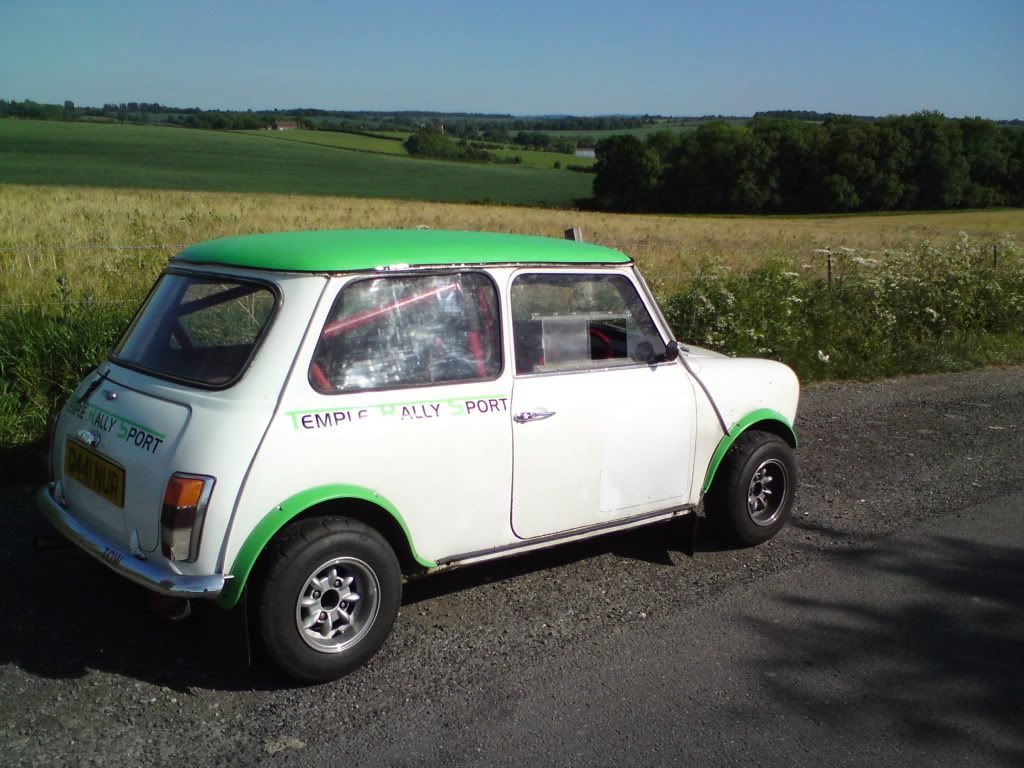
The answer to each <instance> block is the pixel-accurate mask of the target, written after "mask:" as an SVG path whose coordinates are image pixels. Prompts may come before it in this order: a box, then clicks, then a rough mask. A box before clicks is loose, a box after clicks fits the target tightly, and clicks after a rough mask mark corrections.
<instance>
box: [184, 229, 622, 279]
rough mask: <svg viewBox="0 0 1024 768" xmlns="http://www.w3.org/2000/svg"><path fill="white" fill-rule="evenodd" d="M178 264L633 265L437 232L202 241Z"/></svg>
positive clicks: (316, 268)
mask: <svg viewBox="0 0 1024 768" xmlns="http://www.w3.org/2000/svg"><path fill="white" fill-rule="evenodd" d="M174 261H177V262H183V261H184V262H191V263H193V264H224V265H226V266H232V267H250V268H253V269H273V270H281V271H286V272H361V271H365V270H372V269H376V268H378V267H394V266H399V265H405V264H408V265H409V266H416V267H420V266H439V265H445V264H519V263H523V264H627V263H629V262H630V261H631V260H630V258H629V257H628V256H626V255H624V254H622V253H619V252H618V251H616V250H613V249H611V248H605V247H603V246H599V245H591V244H589V243H578V242H573V241H571V240H556V239H554V238H550V237H530V236H527V235H502V234H495V233H490V232H445V231H441V230H429V229H403V230H374V229H350V230H345V229H340V230H317V231H309V232H276V233H273V234H266V235H244V236H241V237H225V238H221V239H219V240H209V241H207V242H205V243H198V244H196V245H193V246H191V247H189V248H186V249H185V250H184V251H182V252H181V253H179V254H178V255H177V256H175V257H174Z"/></svg>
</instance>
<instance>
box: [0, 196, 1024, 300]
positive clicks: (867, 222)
mask: <svg viewBox="0 0 1024 768" xmlns="http://www.w3.org/2000/svg"><path fill="white" fill-rule="evenodd" d="M417 226H426V227H430V228H432V229H466V230H484V231H493V232H514V233H523V234H533V235H546V236H550V237H561V236H562V233H563V231H564V230H565V229H566V228H568V227H573V226H576V227H580V228H581V229H582V231H583V235H584V237H585V239H586V240H588V241H590V242H595V243H599V244H602V245H609V246H612V247H615V248H618V249H619V250H622V251H623V252H625V253H627V254H629V255H630V256H632V257H633V258H635V259H636V260H637V262H638V263H639V265H640V267H641V268H642V269H643V270H644V272H645V274H646V275H648V277H649V278H651V279H652V280H653V281H655V282H656V283H657V284H658V285H659V286H660V287H661V288H664V289H671V288H672V287H674V286H676V285H677V284H679V283H680V282H681V281H683V280H685V279H686V278H687V277H689V276H690V275H691V274H692V271H693V268H694V267H695V266H696V265H697V264H699V263H701V262H702V261H703V260H706V259H709V258H710V259H717V260H721V261H723V262H725V263H726V264H728V265H729V266H732V267H736V268H739V269H742V268H744V267H747V266H750V265H753V264H756V263H758V262H759V261H761V260H763V259H764V258H766V257H771V256H777V255H787V256H798V257H800V258H804V257H805V256H806V258H807V259H809V260H811V259H814V258H816V254H815V251H816V250H818V249H825V248H828V249H838V248H852V249H855V250H856V251H857V252H859V253H865V254H867V253H871V254H881V253H883V252H884V251H886V250H900V249H906V248H912V247H916V246H917V245H919V244H920V243H922V242H924V241H933V242H946V241H949V240H951V239H953V238H955V237H957V236H958V235H959V233H960V232H965V233H967V234H968V235H969V236H970V237H971V239H972V240H975V241H982V242H985V241H992V243H993V244H995V243H997V242H1005V241H1007V240H1011V241H1022V240H1024V210H1021V209H1013V210H986V211H954V212H941V213H912V214H885V215H850V216H801V217H767V216H758V217H752V216H667V215H666V216H658V215H635V214H631V215H625V214H611V213H595V212H588V211H573V210H564V209H542V208H524V207H514V206H495V205H467V204H455V203H424V202H413V201H397V200H376V199H355V198H343V197H319V196H305V195H279V194H259V193H232V192H179V191H160V190H136V189H101V188H82V187H55V186H21V185H12V184H8V185H0V304H8V305H9V304H12V303H34V302H45V301H49V300H53V298H54V296H55V295H56V292H57V285H58V280H59V279H63V281H64V283H65V285H66V286H69V288H70V292H71V293H72V294H73V295H77V296H83V295H84V296H92V297H94V298H96V299H99V300H131V301H138V299H139V297H140V296H141V295H142V293H143V292H144V291H145V290H146V289H147V288H148V286H149V284H150V283H151V282H152V280H153V278H154V277H155V275H156V274H157V273H158V272H159V271H160V269H161V268H162V267H163V266H164V265H165V264H166V263H167V259H168V258H169V257H170V256H172V255H173V254H174V253H175V252H177V251H178V250H180V249H181V248H182V247H183V246H185V245H188V244H191V243H194V242H198V241H201V240H207V239H210V238H214V237H223V236H227V235H238V234H247V233H253V232H272V231H281V230H298V229H331V228H409V227H417ZM107 246H131V247H129V248H120V249H110V248H107ZM141 246H145V247H141ZM153 246H158V247H153Z"/></svg>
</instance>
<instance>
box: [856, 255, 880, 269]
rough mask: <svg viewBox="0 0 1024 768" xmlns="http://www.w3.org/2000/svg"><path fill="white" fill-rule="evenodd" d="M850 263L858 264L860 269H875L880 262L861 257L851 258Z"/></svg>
mask: <svg viewBox="0 0 1024 768" xmlns="http://www.w3.org/2000/svg"><path fill="white" fill-rule="evenodd" d="M850 261H852V262H853V263H854V264H860V265H861V266H862V267H877V266H878V265H879V264H881V262H880V261H879V260H878V259H866V258H864V257H863V256H853V257H851V259H850Z"/></svg>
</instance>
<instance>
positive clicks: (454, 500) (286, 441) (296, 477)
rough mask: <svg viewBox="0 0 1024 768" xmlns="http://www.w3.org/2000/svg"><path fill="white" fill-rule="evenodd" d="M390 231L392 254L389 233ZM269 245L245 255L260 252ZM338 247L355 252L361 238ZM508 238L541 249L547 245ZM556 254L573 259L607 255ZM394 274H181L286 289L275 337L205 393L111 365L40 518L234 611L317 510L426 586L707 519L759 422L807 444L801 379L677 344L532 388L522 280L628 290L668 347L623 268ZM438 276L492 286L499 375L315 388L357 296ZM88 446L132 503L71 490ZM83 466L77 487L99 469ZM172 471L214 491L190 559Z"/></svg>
mask: <svg viewBox="0 0 1024 768" xmlns="http://www.w3.org/2000/svg"><path fill="white" fill-rule="evenodd" d="M392 234H393V233H392ZM380 236H381V237H382V238H384V240H385V241H386V240H387V237H388V234H387V233H384V234H382V235H380ZM259 237H260V236H255V237H253V238H249V240H251V241H255V242H254V243H253V244H252V245H253V247H255V246H258V245H259V243H260V241H259ZM339 237H340V238H341V240H342V241H343V242H347V241H346V240H345V237H346V234H345V233H342V234H340V235H339ZM400 237H401V238H403V239H402V242H403V243H405V242H406V241H409V242H412V243H413V244H415V242H416V240H415V239H414V238H416V237H419V238H421V239H422V241H423V242H424V243H428V242H432V240H431V238H434V239H436V238H437V237H448V238H459V237H471V238H473V237H475V238H477V239H473V243H475V244H476V245H477V247H484V246H486V245H487V243H489V242H491V241H488V240H486V239H484V240H480V239H479V236H467V235H455V234H448V233H445V234H444V235H442V234H441V233H429V232H428V233H401V235H400ZM492 237H493V238H495V240H494V242H495V243H500V242H505V241H508V240H510V239H511V240H512V241H513V242H514V243H515V245H516V247H517V248H519V249H520V250H521V251H522V250H523V249H525V252H527V253H528V252H529V248H530V247H533V245H534V241H535V240H537V241H539V239H529V238H515V237H511V236H492ZM224 242H228V241H224ZM360 242H361V243H362V242H363V241H360ZM446 242H448V241H446ZM551 242H552V243H558V245H557V246H555V245H552V246H551V247H552V248H557V249H558V252H559V253H561V252H562V249H564V248H568V247H583V248H591V249H593V248H595V247H594V246H580V245H579V244H569V243H564V244H563V243H562V242H561V241H551ZM598 250H600V251H601V252H604V251H606V250H607V249H598ZM567 252H568V251H567ZM595 252H596V251H595ZM186 253H188V252H186ZM588 253H589V252H588ZM608 253H615V252H612V251H608ZM412 255H413V256H414V255H415V254H414V253H413V254H412ZM395 258H397V257H393V258H391V260H390V261H388V262H387V263H385V264H383V265H378V266H379V267H380V268H367V266H366V265H365V264H363V265H362V266H361V268H357V269H353V270H351V271H345V270H338V271H321V270H319V269H314V268H311V269H308V270H294V271H289V270H283V269H273V268H252V267H246V266H239V265H238V264H237V263H235V264H231V263H204V262H203V260H202V258H195V259H193V260H191V261H190V260H187V259H185V260H182V259H179V260H176V261H174V262H172V264H171V265H170V269H171V270H172V271H179V272H181V273H182V274H187V275H193V276H199V277H202V276H216V277H218V278H219V277H222V276H225V275H226V276H229V277H231V278H242V279H253V280H256V281H259V282H260V283H261V284H262V285H269V286H271V288H272V289H273V291H274V292H275V294H276V297H277V300H276V306H275V309H274V310H273V316H272V318H271V320H270V322H269V325H268V327H267V328H266V331H265V335H264V336H263V338H262V340H261V341H259V342H258V344H257V347H256V351H255V353H254V354H253V356H252V357H251V359H250V360H249V361H248V363H247V367H246V368H245V369H244V372H243V373H242V375H241V376H240V377H239V378H238V379H237V381H236V382H235V383H233V384H232V385H230V386H227V387H224V388H212V389H211V388H202V387H196V386H192V385H190V384H188V383H183V382H181V381H175V380H171V379H169V378H166V377H161V376H158V375H153V374H152V373H149V372H146V371H144V370H139V369H138V368H136V367H133V366H130V365H125V364H122V363H120V362H118V360H117V359H116V358H111V359H110V360H108V361H107V362H105V363H103V364H102V365H101V366H100V367H99V369H98V370H97V371H96V372H95V373H93V374H91V375H90V376H87V377H86V379H85V380H84V381H83V382H82V384H81V385H80V386H79V387H78V389H77V391H76V392H75V394H74V395H73V396H72V398H71V400H70V401H69V403H68V405H67V406H66V407H65V408H64V409H63V411H62V413H61V415H60V418H59V420H58V422H57V425H56V429H55V431H54V434H53V438H52V439H53V449H52V469H53V481H52V482H51V483H50V484H49V485H47V486H46V487H45V488H43V489H42V490H41V492H40V494H39V503H40V506H41V508H42V509H43V511H44V513H45V514H46V516H47V517H48V518H49V519H50V520H51V521H52V522H53V523H54V524H55V526H56V527H57V528H58V529H59V530H60V531H61V532H63V533H64V534H65V535H66V536H68V537H69V538H71V539H72V540H73V541H75V542H76V543H77V544H79V545H80V546H81V547H82V548H83V549H85V550H86V551H88V552H89V553H90V554H92V555H94V556H96V557H97V558H99V559H100V560H101V561H102V562H104V563H105V564H106V565H107V566H109V567H111V568H113V569H114V570H115V571H117V572H119V573H121V574H122V575H124V576H126V577H128V578H130V579H132V580H134V581H136V582H138V583H141V584H143V585H144V586H146V587H148V588H149V589H151V590H154V591H156V592H160V593H163V594H167V595H174V596H180V597H205V598H218V599H219V600H220V603H221V604H222V605H223V606H225V607H230V606H232V605H234V604H235V603H236V602H237V601H238V599H239V597H240V595H241V593H242V588H243V586H244V585H245V583H246V581H247V579H248V577H249V574H250V572H251V570H252V568H253V566H254V564H255V563H256V562H257V560H258V559H259V557H260V555H261V553H262V552H263V551H264V549H265V547H266V545H267V543H268V541H270V540H271V539H272V538H273V536H274V535H276V534H277V533H278V532H279V531H280V530H282V529H283V528H284V527H285V526H286V525H287V524H288V523H289V522H290V521H292V520H294V519H296V518H297V517H299V516H301V515H304V514H309V513H310V511H311V510H345V509H354V510H357V511H358V514H359V519H360V520H363V521H364V522H366V521H369V523H368V524H370V525H371V526H373V525H374V521H377V522H378V523H379V525H380V528H381V530H382V532H383V533H384V534H385V535H386V536H387V537H388V540H389V541H390V542H392V544H393V545H394V546H395V548H396V551H397V550H401V549H403V548H405V547H407V550H406V551H405V553H404V556H403V558H402V559H403V564H404V565H406V569H405V570H406V571H407V572H410V573H411V572H421V573H422V572H431V571H434V570H438V569H442V568H446V567H452V566H456V565H462V564H466V563H471V562H476V561H482V560H488V559H492V558H496V557H501V556H506V555H512V554H516V553H519V552H523V551H527V550H530V549H535V548H538V547H545V546H551V545H553V544H555V543H558V542H562V541H568V540H573V539H579V538H584V537H588V536H594V535H598V534H602V533H606V532H609V531H614V530H619V529H624V528H629V527H632V526H636V525H641V524H647V523H651V522H655V521H658V520H663V519H666V518H670V517H673V516H677V515H682V514H691V513H693V512H694V510H695V508H696V507H697V505H698V504H699V503H700V501H701V499H702V496H703V494H704V493H705V491H707V489H708V487H709V485H710V483H711V480H712V475H713V473H714V471H715V469H716V467H717V466H718V463H719V462H720V461H721V460H722V456H723V455H724V453H725V451H726V449H727V448H728V447H729V445H731V444H732V441H733V440H735V439H736V437H737V436H738V435H739V434H740V433H741V432H743V431H744V430H745V429H748V428H750V427H751V426H754V425H759V428H767V429H769V430H771V431H775V432H777V433H778V434H780V435H782V436H785V437H786V439H787V442H791V443H792V444H793V445H795V437H791V436H792V429H791V425H792V423H793V420H794V418H795V416H796V409H797V401H798V389H799V388H798V382H797V379H796V376H795V375H794V374H793V372H792V371H791V370H790V369H789V368H788V367H786V366H785V365H782V364H780V363H777V362H772V361H767V360H758V359H732V358H728V357H725V356H722V355H719V354H716V353H713V352H708V351H705V350H698V349H689V350H687V349H685V348H683V347H680V352H679V354H678V356H676V357H675V358H674V359H664V360H661V361H658V362H642V361H637V362H631V363H629V364H621V365H616V366H610V367H593V368H590V369H587V370H573V371H565V372H557V371H556V372H540V373H520V372H518V371H517V367H516V365H515V364H513V361H515V360H516V350H515V349H514V345H515V344H516V341H515V339H514V338H513V323H512V322H511V321H509V320H508V319H509V318H511V317H512V316H513V308H512V306H511V303H510V302H511V301H512V299H511V286H512V284H513V281H514V280H515V279H516V278H517V277H518V276H521V275H524V274H561V275H583V274H592V275H610V274H614V275H621V276H622V277H623V278H625V279H626V280H628V281H629V283H630V284H631V285H632V286H633V287H634V288H635V290H636V293H637V294H638V295H639V297H640V298H641V300H642V302H643V304H644V305H645V307H646V309H647V311H648V312H649V313H650V316H651V318H653V322H654V323H655V325H656V328H657V333H658V335H659V336H660V337H661V341H662V342H663V343H665V344H668V343H669V342H670V340H671V339H672V332H671V330H670V329H669V328H668V327H667V325H666V323H665V321H664V318H663V317H662V315H661V313H660V311H659V310H658V309H657V307H656V305H655V302H654V300H653V297H652V296H651V295H650V292H649V291H648V289H647V287H646V285H645V284H644V282H643V280H642V278H640V276H639V273H638V272H637V271H636V268H635V266H634V265H633V264H632V262H631V261H629V260H628V259H625V258H624V257H623V258H622V259H620V260H617V261H615V262H612V263H602V262H600V261H597V260H595V261H592V262H588V261H587V260H586V259H584V260H582V261H581V263H558V261H557V257H555V260H554V261H547V262H538V263H532V262H530V261H529V260H528V259H523V260H521V261H518V263H509V262H507V261H504V260H503V258H504V257H502V256H497V257H495V258H494V259H492V260H488V259H487V258H481V260H479V261H478V262H474V263H466V261H465V260H463V259H461V258H459V259H457V260H456V261H455V262H454V263H453V264H451V265H441V266H438V265H435V264H433V263H427V264H416V263H415V262H414V259H413V258H410V261H413V262H414V263H413V265H412V266H406V265H404V264H396V263H394V261H395ZM226 261H230V259H227V260H226ZM428 261H429V260H428ZM492 261H494V262H495V263H491V262H492ZM439 269H443V270H448V271H459V270H462V271H471V272H475V273H483V274H484V275H486V276H487V278H488V279H489V280H491V281H493V284H494V286H495V289H496V291H497V296H498V302H499V306H500V314H501V318H502V322H501V328H500V344H501V360H502V365H501V369H500V373H498V374H497V375H495V376H490V377H487V378H486V380H483V381H477V380H472V381H454V382H451V383H442V384H431V385H429V386H422V387H414V386H413V387H399V388H383V389H372V388H371V389H366V390H363V391H355V392H351V393H340V394H338V393H331V394H324V393H322V392H319V391H317V389H316V388H315V387H314V386H311V383H310V382H311V379H310V373H309V371H310V366H311V362H310V361H311V359H313V356H314V353H315V350H316V349H317V345H318V341H319V340H320V338H321V329H324V328H325V327H326V324H327V323H328V322H329V316H330V314H331V311H332V307H333V306H334V303H335V299H336V297H337V296H338V294H339V292H340V291H342V290H343V289H344V288H345V286H347V285H349V284H351V283H353V281H359V280H365V279H368V277H369V276H373V277H374V278H381V277H391V276H394V275H410V274H420V273H430V272H436V271H438V270H439ZM556 319H557V318H556ZM549 324H551V325H552V326H553V325H554V320H552V321H551V322H550V323H549ZM588 327H592V326H588ZM588 343H590V342H589V341H588ZM629 343H630V344H633V345H634V347H635V343H636V342H635V340H631V341H630V342H629ZM611 350H612V345H611V342H608V354H609V355H610V354H612V351H611ZM665 357H670V356H669V355H667V354H666V355H665ZM517 417H518V418H517ZM723 427H724V428H723ZM83 441H84V443H85V444H87V446H86V447H88V448H89V450H90V451H94V452H95V453H97V454H99V455H100V456H102V457H105V458H106V459H107V460H109V462H112V463H113V464H114V465H116V466H117V467H120V468H121V469H122V470H123V472H124V474H123V475H121V478H122V479H121V482H122V485H123V488H122V489H120V490H122V491H123V494H124V498H123V503H122V505H121V506H118V505H117V504H116V503H115V501H116V499H115V500H114V501H112V500H111V499H110V498H105V497H104V496H103V495H102V494H101V493H98V492H97V491H96V490H95V489H94V488H90V487H89V483H94V482H101V481H92V480H90V481H89V482H88V483H83V482H82V481H81V480H80V479H76V477H73V476H71V475H70V474H69V473H68V471H67V470H68V461H69V458H68V455H67V450H68V448H67V446H69V445H70V444H72V443H76V444H81V443H83ZM76 460H77V459H76ZM76 471H77V472H78V476H79V477H81V476H82V475H81V473H82V472H83V471H89V470H88V468H87V469H86V470H83V469H81V468H79V469H78V470H76ZM92 471H94V472H96V471H99V470H95V469H94V470H92ZM174 473H182V474H183V475H184V476H193V475H195V476H199V477H205V478H212V482H211V483H208V487H207V490H206V491H204V493H205V495H206V498H205V509H203V510H202V511H201V514H200V515H199V518H200V519H199V520H198V521H197V522H196V526H198V531H194V530H193V532H192V534H191V535H192V536H193V543H194V544H195V547H196V549H195V556H194V559H190V558H186V559H171V558H169V557H167V556H166V555H165V554H164V553H163V552H162V549H161V505H162V500H163V499H164V494H165V489H166V488H167V485H168V479H169V478H170V477H171V475H172V474H174ZM111 483H112V484H113V485H116V481H114V480H111ZM117 492H118V490H117V489H116V488H115V489H114V490H113V491H111V493H114V494H116V493H117ZM196 537H197V538H196ZM403 538H404V539H405V542H404V544H403V542H402V539H403ZM399 554H403V553H401V552H400V553H399Z"/></svg>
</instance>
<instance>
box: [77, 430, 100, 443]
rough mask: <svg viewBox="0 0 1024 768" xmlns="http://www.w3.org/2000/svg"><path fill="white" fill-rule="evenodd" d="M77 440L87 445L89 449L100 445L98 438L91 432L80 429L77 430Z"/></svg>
mask: <svg viewBox="0 0 1024 768" xmlns="http://www.w3.org/2000/svg"><path fill="white" fill-rule="evenodd" d="M78 439H79V440H81V441H82V442H83V443H85V444H86V445H88V446H89V447H90V448H95V447H96V446H97V445H99V444H100V436H99V435H98V434H97V433H96V432H93V431H91V430H88V429H80V430H78Z"/></svg>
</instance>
